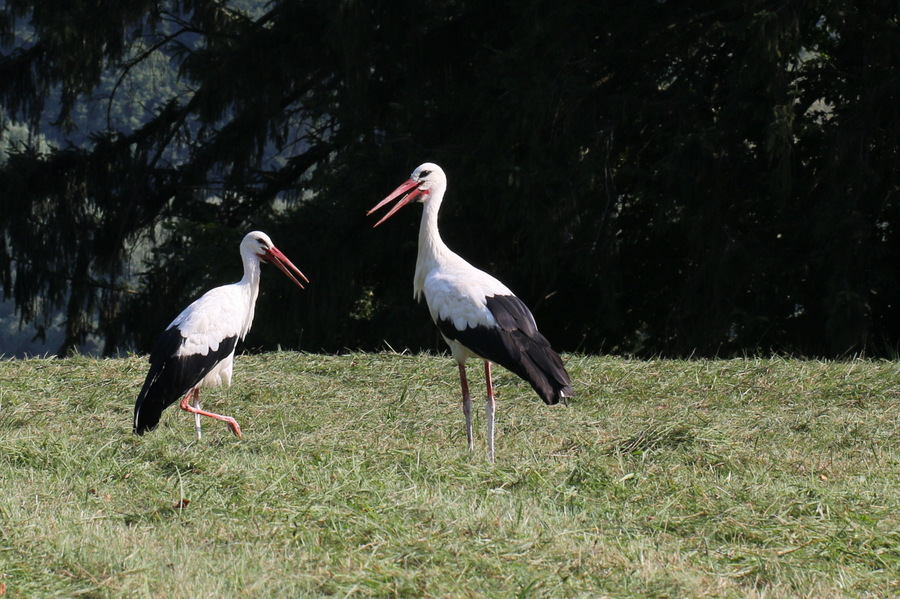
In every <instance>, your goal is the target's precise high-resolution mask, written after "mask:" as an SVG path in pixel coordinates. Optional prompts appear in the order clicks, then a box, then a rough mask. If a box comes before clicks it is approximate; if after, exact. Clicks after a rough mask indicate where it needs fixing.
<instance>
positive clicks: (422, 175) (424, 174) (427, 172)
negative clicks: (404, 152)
mask: <svg viewBox="0 0 900 599" xmlns="http://www.w3.org/2000/svg"><path fill="white" fill-rule="evenodd" d="M430 174H431V171H422V172H420V173H419V178H420V179H421V178H422V177H427V176H428V175H430Z"/></svg>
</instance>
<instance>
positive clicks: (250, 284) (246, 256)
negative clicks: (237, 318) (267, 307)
mask: <svg viewBox="0 0 900 599" xmlns="http://www.w3.org/2000/svg"><path fill="white" fill-rule="evenodd" d="M241 259H242V260H243V261H244V276H243V277H242V278H241V280H240V281H239V282H238V285H239V286H240V287H241V289H242V293H243V295H244V297H245V298H246V301H247V314H246V315H245V316H244V326H243V327H242V328H241V339H243V338H244V336H245V335H246V334H247V331H249V330H250V325H252V324H253V315H254V313H255V312H256V298H257V296H259V274H260V270H261V268H260V259H259V256H257V255H256V254H254V253H253V252H249V251H248V252H244V251H243V250H242V251H241Z"/></svg>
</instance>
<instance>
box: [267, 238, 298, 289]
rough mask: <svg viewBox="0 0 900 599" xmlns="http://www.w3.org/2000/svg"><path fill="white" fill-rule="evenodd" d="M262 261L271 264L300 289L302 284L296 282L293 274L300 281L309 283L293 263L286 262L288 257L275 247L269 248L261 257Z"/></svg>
mask: <svg viewBox="0 0 900 599" xmlns="http://www.w3.org/2000/svg"><path fill="white" fill-rule="evenodd" d="M263 260H265V261H266V262H271V263H272V264H274V265H275V266H277V267H278V270H280V271H281V272H283V273H284V274H286V275H287V276H288V277H290V279H291V280H292V281H293V282H295V283H297V285H299V286H300V289H303V283H301V282H300V281H298V280H297V277H295V276H294V273H297V275H298V276H299V277H300V278H301V279H303V280H304V281H306V282H307V283H309V279H307V278H306V276H305V275H304V274H303V273H302V272H300V269H299V268H297V267H296V266H294V263H293V262H291V261H290V260H288V257H287V256H285V255H284V254H282V253H281V250H279V249H278V248H277V247H271V248H269V250H268V251H267V252H266V253H265V254H264V255H263ZM288 269H290V270H288ZM291 270H293V271H294V272H293V273H292V272H291Z"/></svg>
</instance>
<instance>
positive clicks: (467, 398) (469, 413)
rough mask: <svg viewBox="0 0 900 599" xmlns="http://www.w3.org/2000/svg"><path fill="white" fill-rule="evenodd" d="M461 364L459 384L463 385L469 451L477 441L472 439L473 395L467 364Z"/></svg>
mask: <svg viewBox="0 0 900 599" xmlns="http://www.w3.org/2000/svg"><path fill="white" fill-rule="evenodd" d="M457 366H459V384H460V386H462V396H463V399H462V409H463V414H465V416H466V438H467V439H468V440H469V451H473V450H474V449H475V442H474V441H473V440H472V397H471V396H470V395H469V382H468V381H467V380H466V365H465V364H462V363H459V362H457Z"/></svg>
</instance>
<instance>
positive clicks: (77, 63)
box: [0, 0, 900, 356]
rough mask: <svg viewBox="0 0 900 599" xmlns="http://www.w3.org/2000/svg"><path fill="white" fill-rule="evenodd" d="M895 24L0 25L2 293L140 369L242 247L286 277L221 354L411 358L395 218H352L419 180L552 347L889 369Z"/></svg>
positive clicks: (82, 2) (308, 17)
mask: <svg viewBox="0 0 900 599" xmlns="http://www.w3.org/2000/svg"><path fill="white" fill-rule="evenodd" d="M898 10H900V9H898V4H897V3H896V2H862V1H851V0H822V1H809V2H791V3H782V2H779V3H772V2H766V1H760V0H757V1H750V2H740V3H721V2H711V1H701V2H696V1H693V2H678V1H659V0H638V1H633V0H629V1H628V2H624V1H610V2H577V1H568V2H567V1H563V2H560V1H558V0H556V1H552V2H551V1H546V0H526V1H524V2H522V1H517V2H480V1H479V2H468V1H464V0H457V1H454V0H443V1H424V2H423V1H417V2H409V1H393V0H392V1H390V2H388V1H374V2H355V1H346V0H344V1H328V0H318V1H311V0H310V1H304V0H295V1H277V0H276V1H274V2H269V3H263V2H213V1H212V0H195V1H189V0H185V1H153V0H142V1H140V2H131V3H127V4H126V5H115V6H111V7H108V8H107V9H104V10H103V11H97V10H96V3H94V2H88V1H87V0H71V1H67V2H63V3H60V2H52V1H46V0H33V1H26V0H7V2H6V3H5V4H4V6H3V8H2V9H0V43H2V55H0V119H2V124H3V133H2V136H3V137H2V144H3V149H4V155H3V158H2V161H3V162H2V167H0V230H2V232H3V243H0V282H2V289H3V297H4V298H5V299H7V300H11V301H14V302H15V308H16V312H17V316H18V317H20V318H21V320H22V322H24V323H27V324H29V325H33V326H35V327H37V328H36V330H37V332H38V334H39V335H40V334H43V333H46V332H47V330H48V329H49V328H52V327H53V326H54V323H56V322H59V323H61V326H62V328H63V330H64V335H63V337H64V339H63V341H62V342H60V343H59V347H58V348H54V349H58V350H59V351H60V352H61V353H65V352H67V351H68V350H69V349H71V348H73V347H77V346H80V345H82V344H83V343H85V341H86V340H88V339H96V340H98V341H99V343H100V344H102V346H103V348H104V349H103V351H105V352H106V353H117V352H120V351H122V350H125V349H136V350H139V351H146V350H148V349H149V347H150V345H151V344H152V343H153V341H154V340H155V337H156V336H157V335H158V333H159V332H160V331H161V329H162V328H163V327H164V326H165V325H166V324H167V323H168V322H169V321H170V320H171V319H172V318H173V317H174V316H175V314H176V313H177V311H178V310H179V309H180V308H181V307H183V306H184V305H186V304H187V303H188V302H189V301H190V300H191V299H192V298H193V297H195V296H196V295H198V294H199V293H200V292H201V291H203V290H204V289H206V288H208V287H210V286H212V285H217V284H222V283H226V282H231V281H234V280H236V279H237V278H238V277H239V273H240V264H239V259H238V255H237V244H238V242H239V240H240V238H241V236H242V235H243V234H244V233H246V232H247V231H248V230H251V229H262V230H265V231H267V232H268V233H270V234H271V235H272V237H273V239H274V240H275V242H276V244H277V245H278V246H279V247H280V248H281V249H282V250H283V251H285V253H286V254H287V255H288V256H290V257H291V258H292V260H293V261H294V262H295V263H296V264H297V265H298V266H299V267H300V268H301V269H302V270H303V271H304V272H305V273H306V274H307V275H308V276H309V278H310V280H311V281H312V283H311V285H309V287H308V289H307V290H306V291H300V290H296V289H292V288H291V287H290V284H289V282H286V281H281V280H278V279H280V277H275V276H271V274H270V273H268V272H267V273H266V276H265V281H264V284H263V294H262V297H261V299H260V303H261V305H260V307H259V310H258V311H257V323H256V326H255V327H254V330H253V332H252V333H251V335H250V337H249V338H248V345H249V346H250V347H251V348H273V347H275V346H277V345H281V346H283V347H286V348H287V347H290V348H300V349H307V350H312V351H319V350H325V351H339V350H341V349H343V348H362V349H366V348H373V347H380V346H382V344H383V343H384V342H385V341H386V342H388V343H390V344H391V345H392V346H393V347H395V348H400V347H412V348H421V347H437V346H438V341H439V340H438V338H437V335H436V333H435V332H434V330H433V328H432V326H431V324H430V322H429V321H428V317H427V315H426V311H425V310H424V308H422V307H416V306H415V305H414V304H413V301H412V299H411V297H412V272H413V263H414V259H415V244H416V228H417V226H418V211H417V210H416V209H415V208H408V209H407V210H406V211H404V213H402V214H401V215H400V216H398V217H396V218H394V219H393V220H392V221H391V222H390V223H388V224H387V225H385V226H382V227H380V228H379V229H378V230H376V231H373V230H372V229H371V225H372V224H373V221H372V220H371V219H367V218H366V217H365V211H366V210H367V209H368V208H370V207H371V206H372V205H374V204H375V202H376V201H378V200H379V199H381V198H382V197H384V195H386V194H387V193H388V192H389V191H390V190H392V189H393V188H394V187H395V186H396V185H397V184H399V183H400V182H401V181H402V180H403V179H404V178H405V177H406V176H407V175H408V174H409V172H411V171H412V169H413V168H414V167H415V166H416V165H418V164H419V163H421V162H424V161H426V160H430V161H435V162H438V163H439V164H441V165H442V166H443V167H444V169H445V170H446V171H447V173H448V177H449V181H450V184H449V185H450V187H449V191H448V198H447V202H446V203H445V205H444V210H443V213H442V227H443V228H442V232H443V234H444V237H445V239H446V240H447V242H448V243H449V244H450V245H451V247H453V248H454V249H456V250H457V251H458V252H459V253H461V254H462V255H463V256H464V257H466V258H467V259H469V260H470V261H472V262H473V263H474V264H476V265H477V266H480V267H482V268H485V269H487V270H489V271H491V272H493V273H494V274H496V275H497V276H498V277H500V278H501V279H502V280H504V281H505V282H506V283H507V284H508V285H509V286H510V287H511V288H512V289H513V290H515V291H516V292H517V294H518V295H520V296H521V297H522V298H523V299H524V300H525V301H526V303H528V304H529V305H530V306H532V308H533V310H534V312H535V315H536V317H537V319H538V321H539V323H540V325H541V327H542V329H544V331H545V332H546V333H547V336H548V337H549V338H550V339H551V341H552V342H553V343H554V345H556V346H558V347H559V348H560V349H561V350H568V351H581V352H601V351H603V352H614V353H626V354H635V355H658V354H662V355H689V354H695V355H696V354H702V355H740V354H745V353H754V352H770V351H787V352H798V353H804V354H807V355H822V356H839V355H844V354H847V353H853V352H861V351H866V352H868V353H870V354H878V355H893V354H894V353H895V349H894V348H895V347H896V346H897V345H898V343H900V314H898V309H897V306H898V305H900V304H898V302H900V281H898V279H897V276H896V270H897V266H896V265H897V264H898V228H897V225H898V214H897V211H898V201H897V190H898V177H897V174H898V166H897V165H898V158H900V152H898V133H900V118H898V116H900V115H898V110H900V108H898V106H900V102H898V101H900V97H898V91H900V79H898V75H897V73H900V30H898V25H900V15H898ZM23 127H24V128H25V130H26V131H27V132H28V135H25V136H24V137H23V135H22V130H23ZM48 144H49V145H48ZM276 317H277V318H276Z"/></svg>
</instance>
